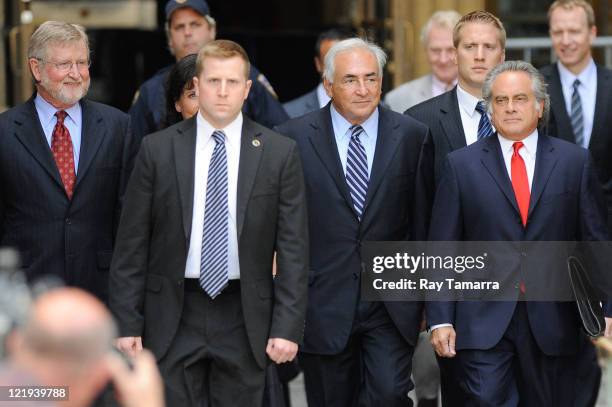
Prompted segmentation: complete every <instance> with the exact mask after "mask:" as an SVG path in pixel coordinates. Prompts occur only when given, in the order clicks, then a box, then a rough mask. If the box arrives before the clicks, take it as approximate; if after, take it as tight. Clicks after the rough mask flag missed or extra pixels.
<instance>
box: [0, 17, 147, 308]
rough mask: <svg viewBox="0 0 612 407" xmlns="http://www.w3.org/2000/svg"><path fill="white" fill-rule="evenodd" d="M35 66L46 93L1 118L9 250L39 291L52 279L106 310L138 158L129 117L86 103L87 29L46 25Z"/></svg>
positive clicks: (2, 198)
mask: <svg viewBox="0 0 612 407" xmlns="http://www.w3.org/2000/svg"><path fill="white" fill-rule="evenodd" d="M28 64H29V68H30V71H31V73H32V76H33V78H34V81H35V82H36V93H35V94H34V95H33V96H32V97H31V98H30V100H28V101H27V102H25V103H24V104H21V105H19V106H16V107H14V108H12V109H10V110H9V111H7V112H4V113H3V114H2V115H0V246H12V247H15V248H17V249H18V250H19V251H20V253H21V259H22V266H23V268H24V270H25V273H26V276H27V277H28V279H29V280H30V281H31V280H34V279H37V278H39V277H41V276H43V275H46V274H51V275H54V276H56V277H59V278H60V279H62V280H63V281H64V282H65V283H66V284H67V285H71V286H77V287H81V288H84V289H86V290H88V291H90V292H92V293H94V294H95V295H96V296H98V297H99V298H100V299H102V300H105V299H106V296H107V291H108V289H107V286H108V268H109V265H110V261H111V255H112V250H113V245H114V240H115V230H116V227H117V225H118V223H119V212H120V200H121V196H122V194H123V191H124V187H125V185H126V184H127V179H128V175H129V172H130V166H131V161H132V156H133V155H134V154H135V150H136V148H135V145H134V143H133V138H132V137H131V134H130V129H129V117H128V116H127V115H126V114H124V113H122V112H120V111H119V110H117V109H115V108H113V107H110V106H106V105H103V104H100V103H96V102H92V101H89V100H86V99H85V98H84V97H85V95H86V94H87V90H88V88H89V82H90V77H89V65H90V58H89V43H88V39H87V34H86V33H85V31H84V29H83V27H81V26H78V25H75V24H69V23H65V22H60V21H47V22H45V23H43V24H42V25H41V26H40V27H39V28H38V29H37V30H36V31H35V32H34V34H33V35H32V38H31V40H30V45H29V49H28Z"/></svg>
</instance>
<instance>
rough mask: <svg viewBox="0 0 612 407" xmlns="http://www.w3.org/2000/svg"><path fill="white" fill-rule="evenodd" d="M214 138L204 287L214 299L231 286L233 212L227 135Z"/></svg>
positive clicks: (202, 269)
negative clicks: (229, 252) (229, 201)
mask: <svg viewBox="0 0 612 407" xmlns="http://www.w3.org/2000/svg"><path fill="white" fill-rule="evenodd" d="M212 137H213V139H214V140H215V143H216V144H215V149H214V150H213V153H212V158H211V159H210V166H209V167H208V180H207V184H206V207H205V211H204V231H203V236H202V254H201V259H200V285H201V286H202V288H203V289H204V291H205V292H206V293H207V294H208V295H209V296H210V297H211V298H213V299H214V298H215V297H216V296H217V295H219V293H221V291H222V290H223V289H224V288H225V287H226V286H227V284H228V276H227V267H228V259H227V250H228V233H229V232H228V218H229V209H228V204H227V157H226V155H225V134H224V133H223V132H222V131H219V130H216V131H215V132H214V133H213V135H212Z"/></svg>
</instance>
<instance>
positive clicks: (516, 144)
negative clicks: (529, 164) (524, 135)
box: [512, 141, 523, 154]
mask: <svg viewBox="0 0 612 407" xmlns="http://www.w3.org/2000/svg"><path fill="white" fill-rule="evenodd" d="M521 147H523V142H522V141H516V142H514V143H513V144H512V148H514V154H518V152H519V150H520V149H521Z"/></svg>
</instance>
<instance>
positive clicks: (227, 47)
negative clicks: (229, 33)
mask: <svg viewBox="0 0 612 407" xmlns="http://www.w3.org/2000/svg"><path fill="white" fill-rule="evenodd" d="M233 57H239V58H240V59H242V60H243V61H244V67H245V68H244V76H245V77H246V78H247V79H248V78H249V73H250V72H251V63H250V62H249V56H248V55H247V53H246V51H245V50H244V48H242V47H241V46H240V44H238V43H236V42H234V41H230V40H215V41H211V42H209V43H208V44H206V45H204V46H203V47H202V49H201V50H200V52H198V59H196V76H200V74H201V73H202V69H203V67H204V59H206V58H219V59H228V58H233Z"/></svg>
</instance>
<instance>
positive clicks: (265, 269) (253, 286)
mask: <svg viewBox="0 0 612 407" xmlns="http://www.w3.org/2000/svg"><path fill="white" fill-rule="evenodd" d="M196 128H197V125H196V117H193V118H191V119H189V120H186V121H183V122H180V123H178V124H176V125H174V126H172V127H169V128H167V129H165V130H163V131H161V132H158V133H154V134H152V135H150V136H148V137H146V138H145V139H144V140H143V142H142V146H141V149H140V152H139V153H138V157H137V159H136V164H135V166H134V172H133V175H132V177H131V179H130V183H129V185H128V189H127V192H126V199H125V208H124V211H123V214H122V217H121V224H120V226H119V233H118V237H117V245H116V255H115V256H114V258H113V263H112V267H111V278H110V292H111V295H110V307H111V310H112V311H113V313H114V314H115V316H116V318H117V321H118V323H119V329H120V334H121V336H142V337H143V341H144V345H145V346H146V347H148V348H150V349H151V350H152V351H153V353H154V354H155V356H156V357H157V358H158V359H160V358H162V357H163V356H164V354H165V353H166V351H167V350H168V347H169V345H170V343H171V342H172V339H173V338H174V336H175V334H176V332H177V328H178V326H179V321H180V319H181V313H182V307H183V297H184V277H185V264H186V261H187V253H188V250H189V247H188V246H189V239H190V236H191V222H192V213H193V211H194V210H198V208H193V190H194V170H195V147H196ZM255 140H257V141H259V143H257V142H255V143H254V141H255ZM236 217H237V230H238V253H239V261H240V283H241V284H240V285H241V299H242V309H243V313H244V319H245V325H246V329H247V333H248V336H249V342H250V344H251V349H252V352H253V355H254V356H255V359H256V360H257V362H258V363H259V365H260V366H261V367H262V368H263V367H265V365H266V363H267V358H266V352H265V349H266V344H267V340H268V338H270V337H278V338H284V339H288V340H291V341H294V342H297V343H300V342H301V340H302V335H303V330H304V313H305V309H306V290H307V284H306V283H307V267H308V266H307V257H308V247H307V245H308V242H307V240H308V233H307V220H306V202H305V192H304V180H303V175H302V167H301V164H300V160H299V156H298V153H297V148H296V145H295V143H294V142H293V141H292V140H289V139H288V138H286V137H281V136H279V135H277V134H275V133H273V132H272V131H270V130H268V129H266V128H265V127H262V126H260V125H258V124H256V123H255V122H253V121H251V120H249V119H248V118H247V117H244V124H243V127H242V136H241V148H240V164H239V170H238V196H237V210H236ZM275 251H276V253H277V270H278V272H277V276H276V278H275V279H274V281H273V279H272V260H273V256H274V252H275Z"/></svg>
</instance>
